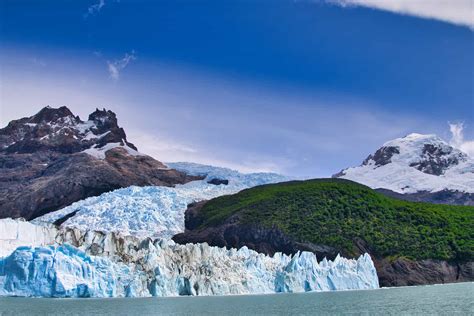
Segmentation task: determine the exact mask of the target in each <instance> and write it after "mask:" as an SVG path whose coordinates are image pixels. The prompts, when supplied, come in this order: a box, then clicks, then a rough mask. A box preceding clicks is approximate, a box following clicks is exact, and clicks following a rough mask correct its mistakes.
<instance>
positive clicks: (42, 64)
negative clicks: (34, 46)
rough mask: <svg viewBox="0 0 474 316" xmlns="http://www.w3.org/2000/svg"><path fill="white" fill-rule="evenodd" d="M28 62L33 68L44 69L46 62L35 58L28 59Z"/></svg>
mask: <svg viewBox="0 0 474 316" xmlns="http://www.w3.org/2000/svg"><path fill="white" fill-rule="evenodd" d="M28 61H29V62H31V63H32V64H33V65H35V66H39V67H46V62H45V61H44V60H42V59H39V58H37V57H33V58H29V59H28Z"/></svg>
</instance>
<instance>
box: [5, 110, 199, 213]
mask: <svg viewBox="0 0 474 316" xmlns="http://www.w3.org/2000/svg"><path fill="white" fill-rule="evenodd" d="M0 166H1V168H0V218H3V217H15V218H16V217H24V218H26V219H32V218H35V217H38V216H41V215H43V214H45V213H48V212H51V211H56V210H58V209H60V208H62V207H65V206H67V205H69V204H71V203H73V202H75V201H78V200H82V199H84V198H87V197H90V196H97V195H100V194H101V193H103V192H108V191H111V190H115V189H118V188H123V187H128V186H131V185H138V186H145V185H164V186H172V185H175V184H178V183H186V182H188V181H191V180H195V179H197V178H199V177H189V176H187V175H186V174H184V173H182V172H179V171H176V170H173V169H170V168H168V167H167V166H165V165H164V164H163V163H161V162H159V161H157V160H155V159H153V158H152V157H150V156H147V155H144V154H141V153H139V152H138V151H137V148H136V147H135V146H134V145H133V144H132V143H130V142H129V141H128V140H127V137H126V134H125V131H124V130H123V129H122V128H121V127H119V125H118V122H117V117H116V115H115V113H113V112H112V111H107V110H105V109H104V110H96V111H95V112H93V113H92V114H90V115H89V118H88V120H87V121H82V120H81V119H80V118H79V117H78V116H75V115H74V114H73V113H72V112H71V111H70V110H69V109H68V108H67V107H60V108H50V107H45V108H43V109H42V110H41V111H39V112H38V113H37V114H35V115H33V116H31V117H25V118H22V119H19V120H14V121H11V122H10V123H9V124H8V125H7V126H6V127H5V128H2V129H0Z"/></svg>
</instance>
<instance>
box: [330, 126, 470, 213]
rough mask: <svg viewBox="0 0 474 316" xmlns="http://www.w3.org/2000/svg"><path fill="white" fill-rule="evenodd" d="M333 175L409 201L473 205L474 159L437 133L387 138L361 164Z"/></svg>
mask: <svg viewBox="0 0 474 316" xmlns="http://www.w3.org/2000/svg"><path fill="white" fill-rule="evenodd" d="M333 177H335V178H343V179H349V180H352V181H356V182H359V183H362V184H365V185H367V186H369V187H371V188H373V189H376V190H377V191H379V192H381V193H383V194H385V195H388V196H392V197H395V198H399V199H404V200H409V201H422V202H431V203H439V204H457V205H474V159H472V158H471V157H469V156H468V155H467V154H465V153H464V152H462V151H460V150H458V149H456V148H454V147H452V146H450V145H449V144H448V143H447V142H445V141H444V140H442V139H441V138H439V137H437V136H436V135H422V134H409V135H407V136H405V137H403V138H397V139H394V140H392V141H389V142H386V143H385V144H384V145H383V146H382V147H381V148H379V149H378V150H377V151H376V152H375V153H373V154H371V155H369V156H368V157H367V158H366V159H365V160H364V161H363V163H362V164H361V165H360V166H358V167H353V168H348V169H344V170H342V171H341V172H339V173H337V174H335V175H334V176H333Z"/></svg>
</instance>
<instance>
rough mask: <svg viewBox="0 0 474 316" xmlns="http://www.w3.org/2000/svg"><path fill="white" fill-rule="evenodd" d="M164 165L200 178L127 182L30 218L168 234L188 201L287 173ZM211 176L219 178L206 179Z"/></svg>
mask: <svg viewBox="0 0 474 316" xmlns="http://www.w3.org/2000/svg"><path fill="white" fill-rule="evenodd" d="M168 166H169V167H171V168H173V169H175V170H178V171H181V172H185V173H186V174H189V175H193V176H201V177H204V179H203V180H198V181H192V182H188V183H186V184H184V185H176V186H175V187H164V186H149V187H137V186H131V187H128V188H123V189H118V190H115V191H112V192H109V193H104V194H102V195H100V196H97V197H91V198H88V199H85V200H81V201H78V202H75V203H73V204H71V205H70V206H68V207H65V208H63V209H61V210H59V211H56V212H52V213H48V214H46V215H44V216H42V217H39V218H37V219H35V220H34V221H33V222H34V223H54V222H56V223H58V222H59V223H61V227H71V228H79V229H81V230H90V229H91V230H98V231H104V232H117V231H119V232H121V233H122V234H125V235H132V236H137V237H154V238H171V237H172V236H173V235H175V234H178V233H181V232H183V231H184V213H185V211H186V208H187V205H188V204H189V203H192V202H197V201H201V200H208V199H212V198H215V197H218V196H221V195H226V194H233V193H236V192H239V191H241V190H243V189H246V188H249V187H254V186H257V185H262V184H266V183H274V182H281V181H285V180H288V178H287V177H285V176H282V175H278V174H274V173H250V174H244V173H240V172H238V171H235V170H231V169H227V168H218V167H212V166H206V165H199V164H193V163H169V164H168ZM213 179H219V180H220V181H218V182H216V181H212V180H213ZM224 180H225V181H224ZM215 183H218V184H217V185H216V184H215ZM224 183H227V184H224Z"/></svg>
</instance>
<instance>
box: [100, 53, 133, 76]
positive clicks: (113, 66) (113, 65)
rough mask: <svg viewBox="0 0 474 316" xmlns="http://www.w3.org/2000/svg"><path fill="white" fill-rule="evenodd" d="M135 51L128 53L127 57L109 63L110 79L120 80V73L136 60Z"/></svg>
mask: <svg viewBox="0 0 474 316" xmlns="http://www.w3.org/2000/svg"><path fill="white" fill-rule="evenodd" d="M136 59H137V57H136V55H135V51H133V50H132V51H131V52H130V53H126V54H125V56H124V57H123V58H121V59H117V60H114V61H107V70H108V71H109V75H110V78H112V79H113V80H115V81H116V80H118V79H119V78H120V72H121V71H122V70H123V69H125V67H127V66H128V64H129V63H130V62H132V61H133V60H136Z"/></svg>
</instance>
